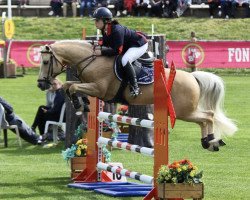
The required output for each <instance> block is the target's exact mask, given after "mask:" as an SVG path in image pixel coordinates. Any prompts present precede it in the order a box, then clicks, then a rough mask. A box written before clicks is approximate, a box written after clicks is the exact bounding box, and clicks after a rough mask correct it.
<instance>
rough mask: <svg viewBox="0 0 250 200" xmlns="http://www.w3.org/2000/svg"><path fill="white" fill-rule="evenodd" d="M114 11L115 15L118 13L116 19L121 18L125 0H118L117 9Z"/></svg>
mask: <svg viewBox="0 0 250 200" xmlns="http://www.w3.org/2000/svg"><path fill="white" fill-rule="evenodd" d="M114 10H115V13H116V17H120V16H121V15H122V12H123V10H124V1H123V0H117V1H115V8H114ZM124 12H125V11H124ZM125 14H126V13H125Z"/></svg>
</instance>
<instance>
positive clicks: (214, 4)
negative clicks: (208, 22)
mask: <svg viewBox="0 0 250 200" xmlns="http://www.w3.org/2000/svg"><path fill="white" fill-rule="evenodd" d="M219 5H220V2H219V0H208V6H209V9H208V11H209V15H210V18H211V19H213V18H214V13H215V11H216V10H218V7H219Z"/></svg>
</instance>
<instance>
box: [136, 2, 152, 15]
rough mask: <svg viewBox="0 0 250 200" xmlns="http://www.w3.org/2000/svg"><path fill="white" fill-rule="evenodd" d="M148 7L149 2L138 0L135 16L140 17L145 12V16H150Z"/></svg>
mask: <svg viewBox="0 0 250 200" xmlns="http://www.w3.org/2000/svg"><path fill="white" fill-rule="evenodd" d="M148 5H149V0H136V2H135V15H136V16H138V17H140V16H141V15H142V14H141V11H143V15H146V16H148Z"/></svg>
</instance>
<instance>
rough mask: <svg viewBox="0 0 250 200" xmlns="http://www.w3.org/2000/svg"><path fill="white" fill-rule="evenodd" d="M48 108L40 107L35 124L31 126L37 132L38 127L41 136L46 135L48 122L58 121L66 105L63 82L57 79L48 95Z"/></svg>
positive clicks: (53, 81) (54, 80)
mask: <svg viewBox="0 0 250 200" xmlns="http://www.w3.org/2000/svg"><path fill="white" fill-rule="evenodd" d="M46 98H47V104H46V106H44V105H42V106H39V108H38V110H37V113H36V117H35V119H34V122H33V124H32V126H31V128H32V130H34V131H35V129H36V127H38V129H39V132H40V135H43V134H44V128H45V124H46V121H49V120H51V121H58V120H59V118H60V113H61V109H62V106H63V103H64V94H63V91H62V82H61V81H60V80H59V79H57V78H55V79H53V80H52V87H51V88H50V89H49V90H48V91H47V93H46Z"/></svg>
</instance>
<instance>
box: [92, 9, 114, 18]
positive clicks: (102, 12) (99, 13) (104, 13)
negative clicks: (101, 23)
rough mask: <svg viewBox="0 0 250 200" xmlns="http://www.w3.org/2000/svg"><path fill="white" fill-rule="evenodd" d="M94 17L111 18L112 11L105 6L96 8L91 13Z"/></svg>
mask: <svg viewBox="0 0 250 200" xmlns="http://www.w3.org/2000/svg"><path fill="white" fill-rule="evenodd" d="M93 18H94V19H112V18H113V15H112V12H111V11H110V10H109V9H108V8H106V7H100V8H97V9H96V10H95V12H94V14H93Z"/></svg>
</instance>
